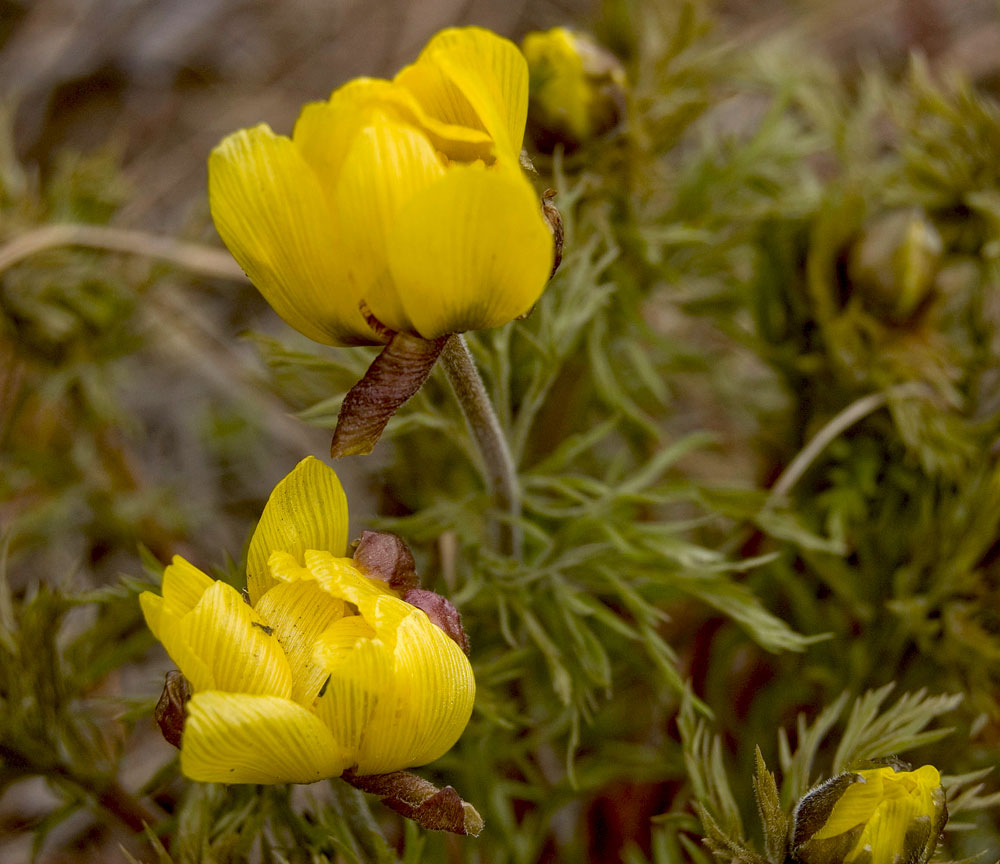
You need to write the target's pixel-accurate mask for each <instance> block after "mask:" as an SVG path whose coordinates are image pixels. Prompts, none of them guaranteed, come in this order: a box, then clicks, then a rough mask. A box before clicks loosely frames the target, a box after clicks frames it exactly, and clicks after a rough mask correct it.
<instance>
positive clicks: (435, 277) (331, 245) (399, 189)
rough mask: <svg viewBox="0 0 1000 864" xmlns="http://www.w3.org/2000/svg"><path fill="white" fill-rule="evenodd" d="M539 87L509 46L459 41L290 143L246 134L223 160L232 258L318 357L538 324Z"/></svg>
mask: <svg viewBox="0 0 1000 864" xmlns="http://www.w3.org/2000/svg"><path fill="white" fill-rule="evenodd" d="M527 103H528V72H527V66H526V64H525V61H524V58H523V56H522V55H521V53H520V52H519V51H518V49H517V47H516V46H515V45H513V44H512V43H511V42H509V41H507V40H505V39H501V38H500V37H498V36H495V35H494V34H492V33H490V32H488V31H486V30H481V29H478V28H471V27H470V28H463V29H452V30H445V31H442V32H441V33H439V34H438V35H437V36H435V37H434V38H433V39H432V40H431V41H430V43H429V44H428V45H427V46H426V48H424V50H423V52H422V53H421V54H420V56H419V58H418V59H417V61H416V62H415V63H413V64H412V65H410V66H407V67H406V68H405V69H403V70H402V71H400V72H399V73H398V74H397V75H396V77H395V78H394V79H393V80H392V81H386V80H380V79H372V78H360V79H357V80H354V81H351V82H349V83H347V84H345V85H344V86H343V87H341V88H340V89H338V90H336V91H335V92H334V93H333V95H332V96H331V97H330V99H329V101H327V102H317V103H313V104H310V105H306V106H305V108H304V109H303V110H302V113H301V114H300V115H299V119H298V122H297V123H296V124H295V129H294V132H293V134H292V137H291V138H287V137H285V136H281V135H275V134H274V133H273V132H272V131H271V129H270V128H269V127H268V126H266V125H263V124H262V125H259V126H256V127H254V128H252V129H245V130H241V131H239V132H236V133H235V134H233V135H230V136H229V137H228V138H226V139H225V140H224V141H223V142H222V143H221V144H219V146H218V147H216V148H215V150H214V151H213V152H212V155H211V158H210V159H209V203H210V206H211V210H212V218H213V219H214V220H215V225H216V227H217V229H218V231H219V234H220V235H221V237H222V239H223V241H224V242H225V244H226V246H228V247H229V250H230V251H231V252H232V254H233V256H234V257H235V258H236V260H237V261H238V262H239V264H240V266H241V267H243V269H244V270H245V271H246V273H247V275H248V276H249V277H250V279H251V281H252V282H253V283H254V285H256V286H257V288H258V289H259V290H260V292H261V293H262V294H263V295H264V297H265V298H266V299H267V301H268V302H269V303H270V304H271V306H273V307H274V309H275V311H276V312H277V313H278V314H279V315H280V316H281V317H282V318H284V319H285V321H287V322H288V323H289V324H290V325H291V326H292V327H294V328H295V329H297V330H299V331H300V332H302V333H304V334H305V335H306V336H308V337H310V338H312V339H315V340H316V341H318V342H324V343H327V344H330V345H337V344H346V345H352V344H376V343H380V342H384V341H386V339H385V335H384V334H383V333H380V332H376V329H373V327H372V325H371V324H370V323H369V322H368V320H367V318H366V316H365V315H363V314H362V312H361V310H360V307H361V305H362V304H364V305H365V306H366V307H367V309H368V310H370V313H371V314H372V315H373V316H374V318H375V319H376V320H377V322H379V323H381V324H382V325H384V327H386V328H388V329H389V330H392V331H395V332H405V333H414V334H416V335H419V336H421V337H423V338H425V339H435V338H437V337H439V336H443V335H445V334H448V333H455V332H460V331H464V330H473V329H485V328H489V327H496V326H499V325H500V324H504V323H506V322H508V321H510V320H512V319H513V318H516V317H518V316H520V315H523V314H525V313H526V312H527V311H528V310H529V309H530V308H531V307H532V305H533V304H534V303H535V301H536V300H537V299H538V297H539V295H540V294H541V292H542V289H543V288H544V286H545V283H546V281H547V279H548V276H549V271H550V268H551V264H552V254H553V253H552V235H551V233H550V231H549V229H548V227H547V226H546V223H545V222H544V220H543V218H542V214H541V208H540V206H539V202H538V199H537V197H536V195H535V193H534V191H533V189H532V187H531V184H530V183H529V182H528V180H527V178H526V177H525V176H524V175H523V173H522V172H521V169H520V165H519V155H520V150H521V140H522V138H523V136H524V124H525V116H526V114H527Z"/></svg>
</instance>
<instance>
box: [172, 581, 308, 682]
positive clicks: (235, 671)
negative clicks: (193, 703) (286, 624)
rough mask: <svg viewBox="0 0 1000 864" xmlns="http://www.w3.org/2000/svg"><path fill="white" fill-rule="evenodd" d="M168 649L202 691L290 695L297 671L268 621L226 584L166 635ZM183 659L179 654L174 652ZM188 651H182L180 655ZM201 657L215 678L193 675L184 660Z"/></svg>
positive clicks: (204, 597)
mask: <svg viewBox="0 0 1000 864" xmlns="http://www.w3.org/2000/svg"><path fill="white" fill-rule="evenodd" d="M164 635H165V638H164V647H165V648H166V649H167V651H168V652H169V653H170V656H171V657H172V658H173V660H174V662H175V663H177V665H178V668H179V669H180V670H181V672H183V673H184V674H185V675H186V676H187V677H188V679H189V680H190V681H191V685H192V687H193V689H194V690H195V691H197V690H203V689H206V690H225V691H227V692H232V693H258V694H267V695H270V696H281V697H287V696H289V695H290V694H291V692H292V673H291V670H290V669H289V667H288V660H287V659H285V654H284V652H283V651H282V650H281V645H280V644H278V640H277V639H275V638H274V635H273V633H271V632H269V625H268V623H267V622H266V621H265V620H264V619H263V618H261V616H260V615H258V614H257V613H256V612H255V611H254V610H253V609H251V608H250V607H249V606H248V605H247V604H246V603H245V602H244V601H243V598H242V597H241V596H240V593H239V592H238V591H237V590H236V589H235V588H233V587H232V586H230V585H227V584H226V583H225V582H215V583H213V585H212V587H211V588H209V589H208V590H207V591H206V592H205V593H204V594H203V595H202V597H201V600H199V601H198V605H197V606H195V608H194V609H193V610H192V611H191V612H189V613H188V614H187V615H185V616H184V618H183V619H181V621H180V624H179V625H178V627H177V628H176V631H175V632H173V633H171V634H169V641H168V638H167V634H164ZM175 651H177V652H178V656H177V657H175V656H174V652H175ZM181 652H183V653H181ZM189 655H193V656H195V657H198V658H200V659H201V660H202V661H203V662H204V664H205V666H206V667H207V669H208V670H209V672H210V674H211V680H209V681H205V680H199V678H198V676H197V675H196V676H195V677H192V676H191V675H189V674H188V670H187V669H186V668H185V667H184V662H183V661H184V659H185V658H186V657H187V656H189Z"/></svg>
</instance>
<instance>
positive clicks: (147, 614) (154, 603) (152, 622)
mask: <svg viewBox="0 0 1000 864" xmlns="http://www.w3.org/2000/svg"><path fill="white" fill-rule="evenodd" d="M139 608H140V609H142V617H143V618H145V619H146V626H147V627H148V628H149V629H150V630H152V631H153V635H154V636H155V637H156V638H157V639H159V640H160V641H162V640H163V637H162V636H161V635H160V634H161V633H162V632H163V598H162V597H161V596H160V595H159V594H154V593H153V592H152V591H143V592H142V593H141V594H140V595H139Z"/></svg>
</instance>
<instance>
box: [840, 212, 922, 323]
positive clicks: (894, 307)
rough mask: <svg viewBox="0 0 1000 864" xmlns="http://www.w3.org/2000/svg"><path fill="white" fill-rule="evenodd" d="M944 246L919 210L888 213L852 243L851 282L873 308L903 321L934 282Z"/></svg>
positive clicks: (886, 315)
mask: <svg viewBox="0 0 1000 864" xmlns="http://www.w3.org/2000/svg"><path fill="white" fill-rule="evenodd" d="M941 249H942V243H941V235H940V234H939V233H938V231H937V229H936V228H935V227H934V225H933V223H931V222H930V221H929V220H928V219H927V217H926V216H925V215H924V214H923V213H922V212H921V211H919V210H901V211H896V212H892V213H887V214H885V215H883V216H880V217H878V218H877V219H875V220H874V221H873V222H871V223H870V224H869V225H868V226H867V227H866V228H865V230H864V232H863V233H862V234H861V236H860V237H859V238H858V240H857V241H856V242H855V243H854V245H853V247H852V248H851V252H850V258H849V261H848V273H849V275H850V277H851V283H852V284H853V285H854V287H855V288H857V290H858V291H859V292H860V293H861V296H862V297H863V298H864V301H865V303H866V305H867V306H868V307H869V308H871V309H872V311H874V312H877V313H879V314H880V315H883V316H884V317H885V318H887V319H888V320H890V321H893V322H895V323H897V324H902V323H905V322H906V321H908V320H909V319H910V318H911V317H912V316H913V314H914V313H915V312H916V311H917V309H918V308H919V307H920V305H921V304H922V303H923V302H924V300H925V299H926V298H927V296H928V295H929V294H930V292H931V289H932V288H933V286H934V278H935V276H936V275H937V271H938V265H939V263H940V261H941Z"/></svg>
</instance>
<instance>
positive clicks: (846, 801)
mask: <svg viewBox="0 0 1000 864" xmlns="http://www.w3.org/2000/svg"><path fill="white" fill-rule="evenodd" d="M886 771H888V772H889V773H890V774H891V773H892V768H879V769H874V770H870V771H856V772H854V773H855V774H857V775H858V776H859V777H860V778H861V779H860V780H858V782H857V783H853V784H852V785H850V786H848V787H847V789H846V790H844V794H843V795H841V796H840V798H839V799H838V800H837V803H836V804H834V805H833V809H832V810H831V811H830V816H829V818H828V819H827V820H826V822H825V824H824V825H823V827H822V828H820V829H819V831H817V832H816V833H815V834H813V835H812V839H813V840H826V839H828V838H830V837H836V836H838V835H839V834H843V833H845V832H847V831H850V830H851V829H852V828H856V827H857V826H858V825H861V824H863V823H865V822H867V821H868V819H869V818H870V817H871V815H872V814H873V813H874V812H875V810H876V808H877V807H878V805H879V804H880V803H881V802H882V800H883V797H884V796H883V789H884V786H885V784H884V783H883V776H884V773H883V772H886Z"/></svg>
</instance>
